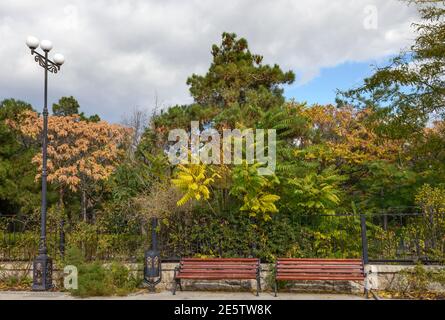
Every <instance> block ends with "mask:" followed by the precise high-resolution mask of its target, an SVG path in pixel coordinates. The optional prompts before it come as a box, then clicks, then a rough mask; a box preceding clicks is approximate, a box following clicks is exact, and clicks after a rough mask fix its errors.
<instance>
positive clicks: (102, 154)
mask: <svg viewBox="0 0 445 320" xmlns="http://www.w3.org/2000/svg"><path fill="white" fill-rule="evenodd" d="M42 120H43V119H42V117H40V116H39V115H38V114H37V113H36V112H33V111H26V112H23V113H22V115H21V117H20V120H19V121H17V122H10V125H11V126H13V127H15V128H17V129H19V130H20V131H21V132H22V134H24V135H25V136H28V137H30V138H33V139H38V138H39V136H40V135H41V132H42V125H43V121H42ZM130 131H131V130H130V129H128V128H125V127H123V126H120V125H116V124H109V123H107V122H106V121H99V122H88V121H84V120H82V119H81V117H80V116H79V115H69V116H50V117H49V119H48V182H50V183H53V184H55V185H56V186H57V189H58V190H59V195H60V198H59V204H60V205H61V206H63V196H64V193H65V192H66V190H67V189H69V190H71V191H73V192H80V195H81V208H82V216H83V219H84V220H85V221H86V220H87V193H88V191H89V190H91V188H92V187H94V185H95V184H97V183H98V182H100V181H104V180H106V179H108V177H109V176H110V175H111V174H112V173H113V171H114V169H115V165H116V162H117V161H118V160H119V158H120V157H121V156H122V155H123V153H124V148H122V146H123V145H124V144H125V143H126V139H127V137H129V136H130V135H131V132H130ZM33 163H35V164H37V165H38V167H39V172H41V166H42V155H41V153H38V154H36V155H35V156H34V158H33ZM40 176H41V174H40V173H39V174H37V175H36V179H39V178H40Z"/></svg>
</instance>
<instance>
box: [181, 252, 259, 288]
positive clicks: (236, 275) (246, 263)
mask: <svg viewBox="0 0 445 320" xmlns="http://www.w3.org/2000/svg"><path fill="white" fill-rule="evenodd" d="M260 271H261V266H260V260H259V259H255V258H252V259H251V258H211V259H200V258H182V259H181V261H180V263H179V266H178V267H176V269H175V274H174V285H173V294H176V287H177V286H178V285H179V289H180V290H181V291H182V285H181V280H232V279H234V280H256V282H257V292H256V294H257V296H258V295H259V291H260V290H261V285H260Z"/></svg>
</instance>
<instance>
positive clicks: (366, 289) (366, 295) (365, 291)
mask: <svg viewBox="0 0 445 320" xmlns="http://www.w3.org/2000/svg"><path fill="white" fill-rule="evenodd" d="M364 295H365V298H366V299H369V290H368V288H366V287H365V290H364Z"/></svg>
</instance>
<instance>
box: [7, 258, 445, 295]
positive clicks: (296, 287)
mask: <svg viewBox="0 0 445 320" xmlns="http://www.w3.org/2000/svg"><path fill="white" fill-rule="evenodd" d="M177 265H178V264H177V263H163V264H162V270H163V272H162V281H161V283H160V284H159V285H157V287H156V288H157V290H171V289H172V285H173V275H174V269H175V267H176V266H177ZM127 266H128V267H129V268H130V270H132V272H135V273H138V274H139V275H140V276H142V266H141V265H138V264H127ZM270 266H271V265H269V264H262V266H261V268H262V272H261V288H262V290H266V291H271V290H273V286H272V285H273V280H272V276H271V274H270V270H269V268H270ZM31 267H32V266H31V265H30V264H29V263H28V264H27V263H22V262H7V263H2V262H0V276H1V275H3V276H5V275H16V276H17V275H19V276H20V275H24V274H28V276H30V277H31V276H32V268H31ZM412 268H414V266H406V265H367V266H366V268H365V269H366V272H367V274H368V277H367V283H366V285H367V286H368V288H370V289H374V290H390V289H392V288H394V286H395V285H396V284H397V281H398V279H399V272H400V271H401V270H406V269H408V270H409V269H412ZM425 268H426V269H445V266H425ZM61 277H63V272H62V271H61V270H56V271H55V275H54V278H55V279H56V278H59V279H60V278H61ZM182 286H183V289H184V290H199V291H206V290H208V291H248V292H249V291H250V292H255V291H256V281H255V280H242V281H240V280H223V281H182ZM431 289H432V290H434V291H445V288H444V287H443V286H440V285H438V284H434V283H432V284H431ZM178 290H179V288H178ZM279 290H280V291H282V292H284V291H287V292H337V293H355V294H359V293H362V292H363V290H364V284H363V283H357V282H353V281H299V282H287V283H280V284H279Z"/></svg>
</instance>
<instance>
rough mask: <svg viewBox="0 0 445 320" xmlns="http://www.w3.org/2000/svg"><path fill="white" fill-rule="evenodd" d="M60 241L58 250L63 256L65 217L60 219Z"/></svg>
mask: <svg viewBox="0 0 445 320" xmlns="http://www.w3.org/2000/svg"><path fill="white" fill-rule="evenodd" d="M59 236H60V239H59V240H60V243H59V251H60V256H61V257H62V258H63V257H64V256H65V219H63V218H62V219H61V220H60V235H59Z"/></svg>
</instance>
